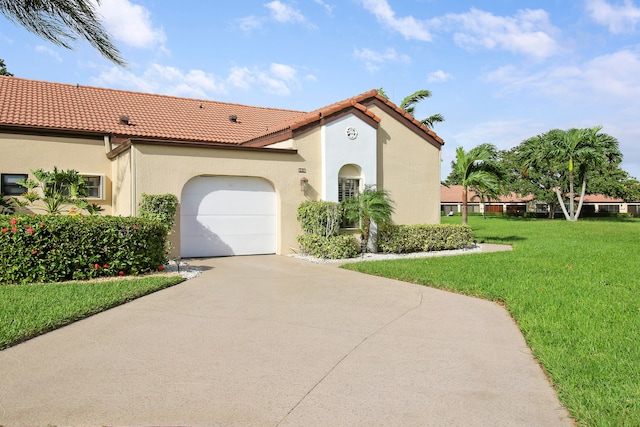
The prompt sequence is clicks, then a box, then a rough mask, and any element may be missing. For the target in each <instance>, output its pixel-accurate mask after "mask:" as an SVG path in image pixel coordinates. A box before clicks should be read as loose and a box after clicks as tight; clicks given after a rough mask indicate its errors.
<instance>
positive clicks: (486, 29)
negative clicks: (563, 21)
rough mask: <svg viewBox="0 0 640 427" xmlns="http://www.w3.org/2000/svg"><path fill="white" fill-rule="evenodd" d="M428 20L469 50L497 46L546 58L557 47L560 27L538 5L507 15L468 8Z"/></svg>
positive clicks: (557, 48)
mask: <svg viewBox="0 0 640 427" xmlns="http://www.w3.org/2000/svg"><path fill="white" fill-rule="evenodd" d="M431 23H432V25H433V26H434V27H438V28H442V29H444V30H445V31H452V32H453V33H454V35H453V39H454V41H455V43H456V44H457V45H458V46H460V47H462V48H464V49H468V50H473V49H476V48H484V49H490V50H493V49H500V50H506V51H509V52H513V53H521V54H524V55H527V56H530V57H533V58H546V57H549V56H551V55H554V54H556V53H557V52H558V51H559V46H558V44H557V42H556V41H555V39H554V36H555V34H557V33H558V32H559V30H558V29H557V28H556V27H554V26H553V25H552V24H551V22H550V20H549V15H548V14H547V12H545V11H544V10H541V9H537V10H531V9H524V10H519V11H518V12H517V13H516V14H515V15H514V16H510V17H509V16H496V15H494V14H492V13H490V12H485V11H482V10H478V9H471V10H470V11H469V12H467V13H461V14H447V15H445V16H443V17H441V18H435V19H433V20H432V21H431Z"/></svg>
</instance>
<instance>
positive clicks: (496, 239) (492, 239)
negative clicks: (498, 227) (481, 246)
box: [481, 236, 527, 244]
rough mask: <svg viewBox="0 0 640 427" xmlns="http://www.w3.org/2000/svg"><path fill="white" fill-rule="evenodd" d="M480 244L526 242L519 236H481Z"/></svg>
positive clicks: (524, 238)
mask: <svg viewBox="0 0 640 427" xmlns="http://www.w3.org/2000/svg"><path fill="white" fill-rule="evenodd" d="M481 240H482V243H501V244H502V243H513V242H519V241H522V240H527V238H526V237H521V236H483V237H482V238H481Z"/></svg>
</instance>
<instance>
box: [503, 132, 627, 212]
mask: <svg viewBox="0 0 640 427" xmlns="http://www.w3.org/2000/svg"><path fill="white" fill-rule="evenodd" d="M601 129H602V128H601V127H600V126H596V127H593V128H584V129H569V130H567V131H564V130H559V129H553V130H551V131H549V132H547V133H545V134H542V135H538V136H536V137H533V138H530V139H528V140H525V141H523V142H522V143H521V144H520V145H519V146H518V147H516V148H515V156H516V158H517V160H518V162H519V164H520V167H521V176H522V177H525V178H528V177H532V176H533V177H535V178H536V182H537V184H539V185H540V190H542V189H544V190H545V191H553V192H554V193H555V195H556V198H557V200H558V203H559V205H560V207H561V208H562V211H563V213H564V215H565V218H566V219H567V220H568V221H576V220H577V219H578V217H579V216H580V210H581V208H582V204H583V202H584V196H585V194H587V192H588V193H590V194H593V193H599V192H600V193H603V194H607V192H603V191H602V190H603V189H605V188H606V187H607V186H609V188H612V186H614V182H615V180H616V178H615V175H616V174H618V175H620V177H619V178H622V177H623V176H625V175H626V172H624V171H622V170H621V169H620V166H619V165H620V162H621V161H622V153H621V152H620V150H619V148H618V141H617V140H616V139H615V138H613V137H612V136H610V135H607V134H606V133H601V132H600V130H601ZM591 177H594V178H595V179H594V182H593V184H591V186H590V187H589V182H590V179H591ZM598 177H599V179H598ZM626 177H627V179H628V175H627V176H626ZM576 180H578V181H582V189H581V191H580V196H579V202H578V207H577V209H576V207H575V198H576V192H575V182H576ZM620 185H621V186H622V185H623V184H622V183H620ZM599 190H600V191H599ZM607 195H611V194H607ZM565 197H566V198H567V199H568V200H567V202H566V203H567V204H568V205H569V211H568V212H567V209H566V207H565Z"/></svg>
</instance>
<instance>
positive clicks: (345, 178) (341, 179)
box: [338, 176, 362, 229]
mask: <svg viewBox="0 0 640 427" xmlns="http://www.w3.org/2000/svg"><path fill="white" fill-rule="evenodd" d="M344 181H352V182H353V181H356V185H352V186H351V187H353V188H351V190H355V193H353V194H348V195H347V196H346V197H345V195H344V191H343V182H344ZM360 193H362V178H361V177H359V176H339V177H338V203H342V201H343V200H344V199H346V198H347V197H354V196H355V195H357V194H360ZM340 228H345V229H356V228H358V224H357V223H356V221H354V222H352V223H348V222H346V219H345V220H343V222H342V225H340Z"/></svg>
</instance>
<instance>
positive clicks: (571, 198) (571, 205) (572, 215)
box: [569, 159, 576, 221]
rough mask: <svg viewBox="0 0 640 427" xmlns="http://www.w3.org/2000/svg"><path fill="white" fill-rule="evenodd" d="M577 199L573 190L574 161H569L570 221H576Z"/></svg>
mask: <svg viewBox="0 0 640 427" xmlns="http://www.w3.org/2000/svg"><path fill="white" fill-rule="evenodd" d="M575 197H576V194H575V191H574V190H573V159H569V221H575V220H576V214H575V212H574V206H573V202H574V199H575Z"/></svg>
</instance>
